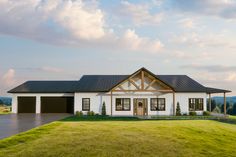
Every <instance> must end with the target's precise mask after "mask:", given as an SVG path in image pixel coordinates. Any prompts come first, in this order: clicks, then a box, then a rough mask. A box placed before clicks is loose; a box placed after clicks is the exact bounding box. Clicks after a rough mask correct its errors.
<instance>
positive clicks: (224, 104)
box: [224, 92, 226, 115]
mask: <svg viewBox="0 0 236 157" xmlns="http://www.w3.org/2000/svg"><path fill="white" fill-rule="evenodd" d="M224 115H226V93H225V92H224Z"/></svg>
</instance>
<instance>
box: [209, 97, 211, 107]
mask: <svg viewBox="0 0 236 157" xmlns="http://www.w3.org/2000/svg"><path fill="white" fill-rule="evenodd" d="M209 111H210V112H211V93H210V94H209Z"/></svg>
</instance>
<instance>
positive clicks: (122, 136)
mask: <svg viewBox="0 0 236 157" xmlns="http://www.w3.org/2000/svg"><path fill="white" fill-rule="evenodd" d="M67 120H68V119H67ZM235 142H236V125H235V124H227V123H221V122H217V121H212V120H152V121H140V120H138V121H133V120H132V121H80V122H69V121H58V122H53V123H51V124H48V125H44V126H42V127H39V128H36V129H32V130H30V131H28V132H25V133H21V134H18V135H16V136H12V137H10V138H6V139H3V140H1V141H0V156H2V157H7V156H26V157H31V156H36V157H37V156H56V157H60V156H165V157H166V156H167V157H168V156H180V157H184V156H186V157H190V156H200V157H201V156H207V157H208V156H221V157H223V156H227V157H230V156H236V144H235Z"/></svg>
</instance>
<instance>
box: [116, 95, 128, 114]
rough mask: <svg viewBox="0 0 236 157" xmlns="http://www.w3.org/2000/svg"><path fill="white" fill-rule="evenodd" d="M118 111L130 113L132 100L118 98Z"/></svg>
mask: <svg viewBox="0 0 236 157" xmlns="http://www.w3.org/2000/svg"><path fill="white" fill-rule="evenodd" d="M116 111H130V98H116Z"/></svg>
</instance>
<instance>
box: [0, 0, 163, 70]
mask: <svg viewBox="0 0 236 157" xmlns="http://www.w3.org/2000/svg"><path fill="white" fill-rule="evenodd" d="M91 3H92V2H88V1H82V0H50V1H45V0H28V1H12V0H0V10H1V11H0V21H1V24H0V34H7V35H14V36H19V37H24V38H30V39H33V40H37V41H40V42H45V43H48V44H56V45H69V46H75V47H83V48H91V47H94V48H103V49H108V50H111V49H112V50H113V48H114V47H116V46H117V45H119V46H120V47H118V49H120V50H128V51H144V50H145V51H144V52H146V51H148V52H157V51H159V50H160V48H161V47H163V44H162V43H161V42H160V41H159V40H158V39H150V38H146V37H141V36H139V35H138V34H137V33H135V32H134V31H132V30H129V29H128V30H127V31H126V29H123V30H121V31H120V32H124V33H119V34H118V33H117V34H116V32H115V31H114V30H113V29H112V28H110V27H109V25H108V24H107V23H106V22H105V18H104V17H105V13H104V12H103V11H102V10H101V9H100V8H99V7H98V5H96V4H95V5H94V4H93V5H91ZM138 8H139V7H138ZM138 10H139V9H138ZM140 10H142V8H140ZM144 12H145V15H144V16H145V17H144V18H143V19H141V21H140V22H141V23H142V22H150V21H154V23H156V22H157V21H159V20H158V17H157V16H153V15H150V14H149V12H148V11H147V10H146V11H145V10H144ZM142 13H143V12H142ZM142 13H141V14H142ZM137 14H139V13H137ZM135 16H136V15H135ZM138 16H139V15H137V18H138ZM140 16H142V15H140ZM130 45H131V46H130ZM54 71H55V70H54Z"/></svg>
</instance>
